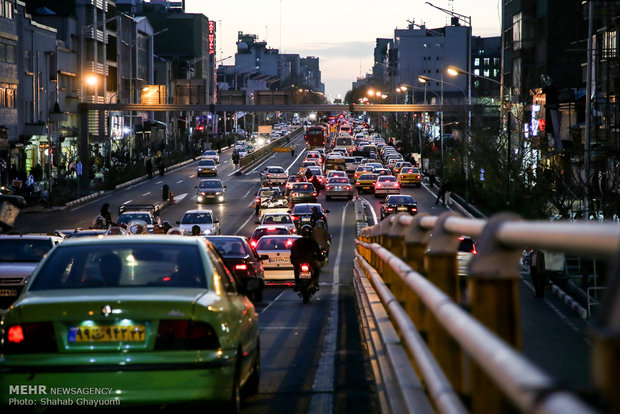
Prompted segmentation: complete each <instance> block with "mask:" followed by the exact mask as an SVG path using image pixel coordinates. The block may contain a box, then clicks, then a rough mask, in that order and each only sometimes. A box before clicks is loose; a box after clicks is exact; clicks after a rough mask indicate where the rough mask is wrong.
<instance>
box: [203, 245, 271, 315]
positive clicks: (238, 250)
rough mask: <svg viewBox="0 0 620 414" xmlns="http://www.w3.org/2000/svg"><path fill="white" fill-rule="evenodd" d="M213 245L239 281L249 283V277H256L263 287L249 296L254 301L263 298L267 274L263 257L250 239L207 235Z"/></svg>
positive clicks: (256, 301)
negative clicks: (251, 244)
mask: <svg viewBox="0 0 620 414" xmlns="http://www.w3.org/2000/svg"><path fill="white" fill-rule="evenodd" d="M205 239H207V240H209V241H210V242H211V244H213V247H215V249H216V250H217V251H218V253H219V254H220V255H221V256H222V258H223V259H224V262H225V263H226V265H227V266H228V268H229V269H230V271H231V272H233V274H234V275H235V276H236V277H237V282H239V283H241V284H242V285H247V284H248V279H250V278H255V279H257V281H256V282H255V283H256V284H257V285H258V286H260V287H261V289H258V290H256V291H254V292H252V293H251V294H250V296H249V298H250V299H251V300H252V302H254V303H258V302H261V301H262V300H263V289H262V288H263V287H264V286H265V275H264V271H263V263H262V262H261V259H266V257H261V256H259V255H258V253H257V252H256V250H254V248H253V247H252V246H250V241H249V240H248V238H247V237H245V236H205Z"/></svg>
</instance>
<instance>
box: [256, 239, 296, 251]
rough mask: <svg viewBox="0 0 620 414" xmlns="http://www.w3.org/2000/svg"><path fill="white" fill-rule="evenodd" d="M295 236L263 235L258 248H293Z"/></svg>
mask: <svg viewBox="0 0 620 414" xmlns="http://www.w3.org/2000/svg"><path fill="white" fill-rule="evenodd" d="M294 242H295V237H269V236H266V237H262V238H261V239H260V240H259V241H258V244H257V245H256V250H291V246H292V245H293V243H294Z"/></svg>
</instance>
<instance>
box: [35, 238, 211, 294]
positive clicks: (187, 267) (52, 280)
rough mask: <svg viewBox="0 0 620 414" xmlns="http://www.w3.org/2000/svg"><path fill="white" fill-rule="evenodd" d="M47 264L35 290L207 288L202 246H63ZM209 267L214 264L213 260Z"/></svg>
mask: <svg viewBox="0 0 620 414" xmlns="http://www.w3.org/2000/svg"><path fill="white" fill-rule="evenodd" d="M59 247H61V248H58V249H56V250H55V251H54V252H53V253H52V254H51V255H50V257H49V258H48V260H47V261H46V262H45V263H43V265H42V267H41V269H40V271H39V272H37V274H36V276H35V278H34V280H33V281H32V284H31V286H30V288H29V290H31V291H36V290H51V289H76V288H99V287H106V288H109V287H146V286H166V287H193V288H205V289H206V288H207V282H206V278H205V274H206V273H205V270H206V271H207V272H208V273H209V274H210V273H211V272H212V269H211V268H208V269H205V265H204V264H203V263H204V262H203V260H202V259H201V257H200V252H199V250H198V247H197V246H191V245H178V244H163V243H162V244H150V243H144V244H137V243H117V244H114V245H108V244H90V245H88V244H87V245H75V246H59ZM207 266H208V265H207Z"/></svg>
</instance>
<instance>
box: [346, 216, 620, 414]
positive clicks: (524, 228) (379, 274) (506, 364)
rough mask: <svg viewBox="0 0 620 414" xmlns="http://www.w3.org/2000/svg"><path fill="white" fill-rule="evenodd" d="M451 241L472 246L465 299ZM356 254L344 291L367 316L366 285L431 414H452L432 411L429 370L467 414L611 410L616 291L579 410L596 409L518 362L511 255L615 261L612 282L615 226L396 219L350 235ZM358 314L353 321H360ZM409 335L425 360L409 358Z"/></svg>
mask: <svg viewBox="0 0 620 414" xmlns="http://www.w3.org/2000/svg"><path fill="white" fill-rule="evenodd" d="M359 215H361V213H357V214H356V217H357V216H359ZM460 236H470V237H472V238H475V239H477V240H479V243H478V248H477V255H475V256H474V257H473V259H472V260H471V262H470V264H469V276H468V277H467V285H468V289H467V292H469V293H468V294H466V295H465V294H464V293H465V291H464V290H461V288H460V280H459V276H458V266H457V265H456V254H457V250H458V245H459V237H460ZM356 244H357V249H356V258H355V266H356V271H355V273H354V275H355V280H354V286H356V294H357V295H358V300H359V307H360V309H362V308H363V309H366V310H367V309H368V299H367V298H366V297H362V296H364V293H363V292H370V291H369V289H368V287H367V285H368V282H370V284H371V285H372V287H373V288H374V290H375V292H376V294H377V295H378V296H379V297H380V299H381V302H382V305H383V308H384V310H385V311H386V312H387V315H388V317H389V319H390V320H391V321H392V324H393V325H394V327H395V329H396V332H397V333H398V336H399V338H400V341H401V343H402V345H403V346H404V347H405V349H406V351H407V354H408V355H409V357H410V360H411V361H412V366H413V367H414V368H415V370H416V372H417V373H418V375H421V376H422V377H423V378H422V379H421V383H422V384H425V385H426V386H427V390H428V393H429V395H430V396H431V402H432V403H433V405H434V406H435V408H437V409H438V410H439V411H441V412H456V411H455V409H454V407H452V408H448V407H445V406H444V407H443V408H441V409H440V407H441V406H442V404H443V402H442V401H440V400H439V399H438V398H436V397H435V391H436V389H435V391H434V390H433V389H432V387H433V386H434V385H433V384H435V385H436V383H435V382H434V381H437V378H433V371H432V370H431V371H430V372H429V369H428V367H429V364H430V366H432V365H434V364H435V361H436V364H437V366H438V367H441V372H442V375H444V376H445V378H446V380H447V381H448V382H449V384H450V385H451V387H453V389H454V390H455V393H456V394H458V396H459V397H460V400H461V401H462V402H463V403H464V404H465V405H467V408H468V410H471V411H472V412H474V413H479V412H480V413H487V412H506V411H508V412H510V411H514V408H515V407H516V408H517V409H518V410H519V411H521V412H527V413H529V412H540V413H542V412H546V413H558V414H560V413H561V414H566V413H590V412H597V410H598V409H600V410H602V411H610V412H618V410H619V409H620V396H618V395H617V394H618V393H617V390H618V389H620V370H618V369H617V366H618V365H617V361H618V357H617V355H620V341H618V340H617V338H618V337H620V323H619V322H618V318H617V309H618V306H620V305H619V303H620V283H615V284H614V283H610V286H609V287H608V290H607V292H608V294H607V296H606V297H605V298H603V299H604V300H603V305H602V309H601V319H600V320H601V322H599V324H600V327H597V329H595V330H593V331H592V336H593V339H592V342H593V343H594V344H595V346H594V350H593V352H592V360H593V366H592V371H593V376H594V377H595V379H596V383H597V386H598V389H597V390H596V393H597V394H596V397H595V398H592V399H589V400H588V401H589V403H592V401H596V402H598V403H599V404H598V406H597V407H592V406H590V405H589V404H588V403H586V402H584V401H582V400H581V398H580V396H579V395H578V394H577V393H576V392H570V391H568V390H563V389H559V388H558V387H557V385H556V380H555V379H554V378H552V377H550V376H549V375H547V374H546V373H544V372H543V371H542V370H541V369H540V368H538V367H537V366H535V365H534V364H533V363H531V362H530V361H529V360H527V359H526V358H525V357H523V356H522V354H521V352H520V348H521V344H522V338H521V326H520V312H519V289H518V280H519V269H520V265H521V263H520V262H521V253H522V251H523V250H524V249H529V248H532V249H544V250H550V251H562V252H565V253H580V254H582V255H591V256H593V257H597V258H599V259H600V260H609V261H611V262H613V261H614V260H615V261H617V262H618V263H617V264H616V267H615V270H614V272H612V273H613V275H612V276H611V277H610V280H612V281H613V280H616V281H617V280H620V279H619V276H620V226H619V225H617V224H612V223H593V222H547V221H525V220H522V219H521V218H519V217H518V216H515V215H512V214H498V215H495V216H492V217H491V218H489V219H487V220H483V219H466V218H462V217H457V216H456V215H454V214H451V213H446V214H444V215H442V216H429V215H424V214H419V215H417V216H415V217H411V216H409V215H407V214H398V215H393V216H390V217H388V218H387V219H385V220H383V221H382V222H381V223H379V224H378V225H375V226H368V227H360V229H359V236H358V240H357V241H356ZM614 278H615V279H614ZM363 285H364V286H363ZM611 285H614V286H611ZM360 292H361V293H360ZM461 295H463V296H461ZM463 307H465V309H466V310H465V309H463ZM363 309H362V310H360V313H362V314H364V315H368V313H367V311H366V310H363ZM364 312H365V313H364ZM612 315H615V316H612ZM370 323H371V322H368V321H365V322H363V324H362V325H363V331H364V332H365V335H368V334H371V332H369V331H368V324H370ZM412 327H414V328H415V332H412ZM411 335H413V336H414V337H411ZM418 335H419V336H420V337H421V338H424V341H423V345H424V346H425V347H428V350H429V353H426V352H422V351H421V350H420V349H419V348H417V346H418V345H421V344H419V343H418V342H419V341H416V339H415V337H417V336H418ZM366 339H367V340H368V338H366ZM416 344H418V345H416ZM384 345H385V344H384ZM372 346H373V347H376V348H377V349H378V348H380V347H381V345H372ZM376 375H380V373H379V374H377V373H376ZM379 380H381V378H379ZM448 389H452V388H448ZM448 394H450V395H452V394H453V393H452V391H449V392H448ZM609 408H611V410H609ZM407 412H411V411H407Z"/></svg>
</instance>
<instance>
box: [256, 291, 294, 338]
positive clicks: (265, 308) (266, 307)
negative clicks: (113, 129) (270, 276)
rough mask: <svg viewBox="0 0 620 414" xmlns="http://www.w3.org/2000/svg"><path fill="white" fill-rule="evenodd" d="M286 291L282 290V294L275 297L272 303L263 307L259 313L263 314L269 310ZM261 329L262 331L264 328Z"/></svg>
mask: <svg viewBox="0 0 620 414" xmlns="http://www.w3.org/2000/svg"><path fill="white" fill-rule="evenodd" d="M286 291H288V289H284V290H283V291H282V292H281V293H280V294H279V295H278V296H276V298H275V299H274V300H273V302H271V303H270V304H269V305H267V306H265V307H264V308H263V309H262V310H261V311H260V313H264V312H265V311H266V310H267V309H269V307H270V306H271V305H273V304H274V303H276V301H277V300H278V299H280V296H282V295H284V293H286ZM263 329H264V328H263Z"/></svg>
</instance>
